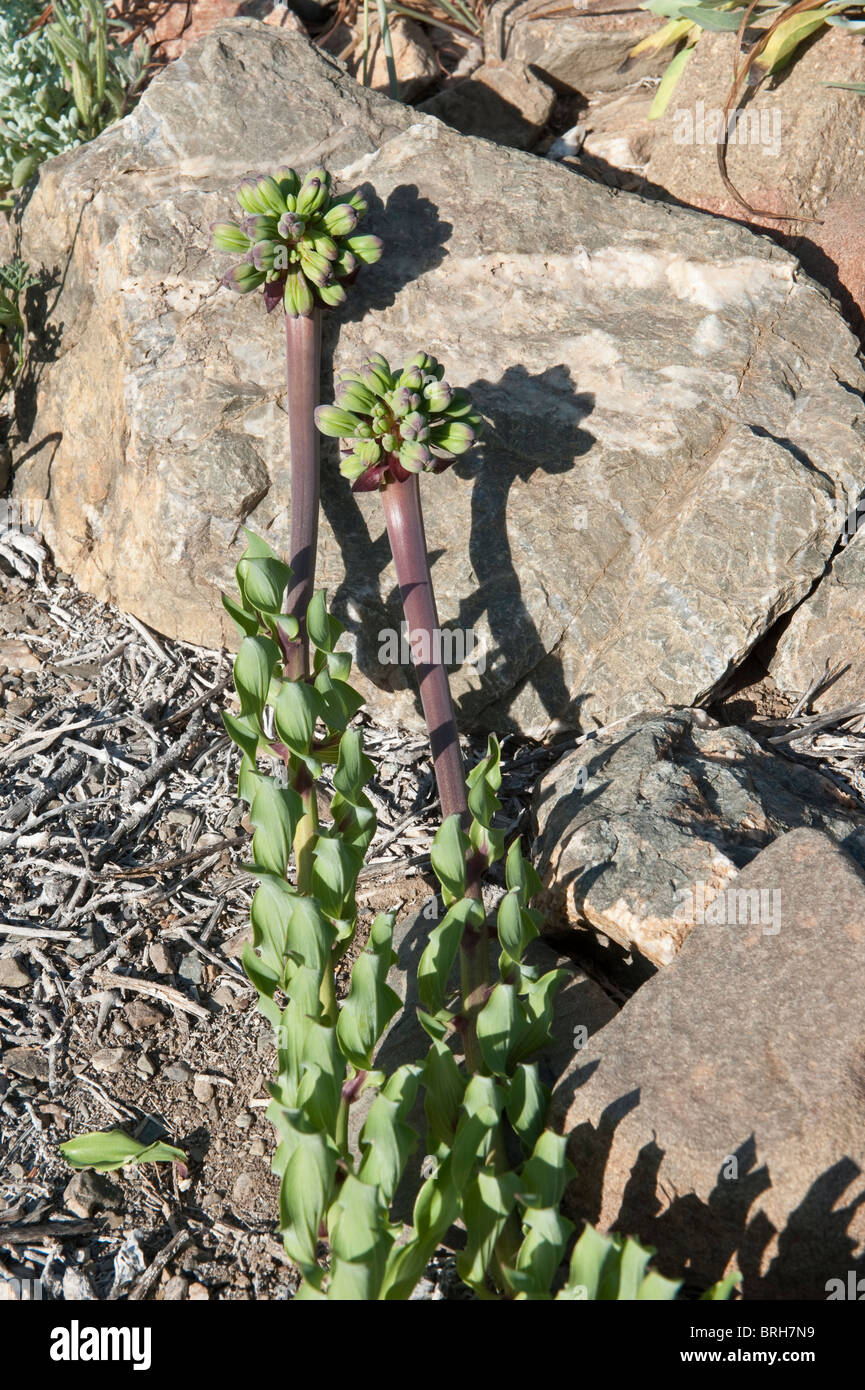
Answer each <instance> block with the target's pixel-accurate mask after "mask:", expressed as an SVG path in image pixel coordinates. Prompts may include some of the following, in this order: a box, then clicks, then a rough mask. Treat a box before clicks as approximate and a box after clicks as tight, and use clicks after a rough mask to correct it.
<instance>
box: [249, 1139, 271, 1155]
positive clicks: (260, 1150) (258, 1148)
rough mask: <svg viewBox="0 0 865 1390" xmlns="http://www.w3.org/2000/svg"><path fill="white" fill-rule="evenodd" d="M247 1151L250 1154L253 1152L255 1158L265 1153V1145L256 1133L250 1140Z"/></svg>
mask: <svg viewBox="0 0 865 1390" xmlns="http://www.w3.org/2000/svg"><path fill="white" fill-rule="evenodd" d="M249 1152H250V1153H251V1154H254V1155H255V1157H256V1158H263V1157H264V1155H265V1154H266V1153H267V1146H266V1145H265V1142H264V1140H263V1139H261V1138H260V1137H259V1136H258V1135H256V1136H255V1138H254V1139H251V1140H250V1142H249Z"/></svg>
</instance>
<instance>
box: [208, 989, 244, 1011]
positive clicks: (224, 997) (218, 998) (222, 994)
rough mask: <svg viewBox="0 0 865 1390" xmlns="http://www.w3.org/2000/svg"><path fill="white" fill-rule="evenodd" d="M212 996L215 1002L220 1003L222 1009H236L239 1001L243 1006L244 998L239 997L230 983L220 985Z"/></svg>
mask: <svg viewBox="0 0 865 1390" xmlns="http://www.w3.org/2000/svg"><path fill="white" fill-rule="evenodd" d="M210 997H211V999H212V1000H213V1002H214V1004H218V1005H219V1007H220V1008H221V1009H234V1008H236V1007H237V1005H238V1002H239V1003H240V1005H241V1007H242V1005H243V1001H242V999H239V996H237V995H236V994H235V993H234V991H233V990H230V989H229V988H228V985H220V987H219V989H215V990H214V991H213V994H212V995H211V996H210Z"/></svg>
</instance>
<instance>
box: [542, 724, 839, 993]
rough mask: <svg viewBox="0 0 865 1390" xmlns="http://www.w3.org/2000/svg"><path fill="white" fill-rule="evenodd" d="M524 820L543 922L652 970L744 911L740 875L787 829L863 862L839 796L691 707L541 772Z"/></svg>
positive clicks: (593, 744) (807, 771)
mask: <svg viewBox="0 0 865 1390" xmlns="http://www.w3.org/2000/svg"><path fill="white" fill-rule="evenodd" d="M534 812H535V818H536V824H537V830H538V840H537V846H536V848H537V851H538V856H539V859H538V869H539V872H540V873H541V876H542V879H543V882H544V885H545V889H546V898H547V904H546V905H547V909H548V911H547V923H548V926H549V927H550V928H551V929H553V930H557V929H560V928H561V926H562V925H563V924H568V925H570V926H573V927H578V928H579V927H588V928H592V929H594V930H595V931H597V932H600V933H602V935H603V937H606V938H608V939H610V940H612V941H615V942H616V943H617V944H618V945H619V946H621V947H624V949H625V950H627V951H637V952H639V954H640V955H641V956H643V957H644V958H645V959H647V960H649V961H651V963H652V964H653V965H657V966H663V965H669V963H670V962H671V961H672V960H673V959H674V957H675V955H676V953H677V952H678V951H679V949H680V948H681V946H682V944H683V942H684V941H685V940H686V938H687V937H688V936H689V935H690V934H691V933H692V932H696V933H713V932H717V931H718V929H719V927H720V926H724V925H725V924H726V923H727V922H728V920H733V918H734V917H735V916H736V915H737V914H738V912H739V910H740V906H741V907H742V908H743V909H744V910H745V911H749V910H750V907H749V904H748V903H747V902H746V903H744V904H740V902H739V897H738V883H737V878H738V875H739V873H740V871H741V870H742V869H744V868H745V867H746V866H747V865H748V864H749V863H750V862H751V860H752V859H754V857H755V856H756V855H757V854H758V853H759V852H760V850H762V849H763V848H764V847H765V846H766V845H768V844H769V843H771V841H773V840H775V839H776V838H777V837H778V836H779V835H782V834H784V832H785V831H788V830H793V829H798V828H802V827H807V828H811V829H817V830H822V831H825V832H828V833H830V834H832V835H834V836H835V838H836V839H837V840H839V841H840V842H842V843H843V844H844V846H845V848H846V849H847V850H848V851H849V852H850V853H851V854H852V855H854V857H856V858H858V859H859V860H860V862H861V863H862V864H863V866H865V813H863V811H862V808H861V806H860V805H859V804H858V803H856V802H854V800H853V798H852V797H851V796H849V795H848V794H847V793H845V792H843V791H841V789H840V788H839V787H837V786H836V785H835V783H834V782H832V781H830V780H829V778H828V777H824V776H823V775H822V774H821V773H819V772H815V771H813V770H812V769H811V768H810V767H806V766H803V765H802V764H801V763H797V762H793V761H791V760H790V759H788V758H785V757H783V756H782V755H781V754H780V753H772V752H768V751H767V750H766V749H765V748H763V747H762V746H761V745H760V744H759V743H758V742H757V741H756V739H754V738H752V737H751V735H750V734H748V733H746V732H745V731H744V729H737V728H735V727H732V726H728V727H722V726H721V725H720V724H718V723H716V721H715V720H714V719H711V718H710V717H709V716H708V715H707V714H705V713H704V712H703V711H702V710H681V711H678V712H676V713H675V714H666V715H665V714H659V715H656V716H654V717H650V718H647V719H644V720H640V719H638V720H634V721H633V722H632V723H630V724H628V725H626V726H625V727H624V728H621V729H618V730H615V731H611V732H610V733H609V734H607V735H606V736H605V737H603V738H599V739H597V740H590V741H589V742H587V743H584V744H582V745H581V746H580V747H579V748H577V749H575V750H574V751H573V752H572V753H568V754H567V755H566V756H565V757H564V758H563V759H562V760H561V761H560V762H559V763H557V764H556V765H555V767H553V768H552V769H551V770H550V771H549V772H548V773H547V774H546V776H545V777H544V778H543V780H542V781H541V783H540V786H539V787H538V790H537V793H536V796H535V806H534ZM771 906H772V904H771V903H770V904H769V908H770V909H771Z"/></svg>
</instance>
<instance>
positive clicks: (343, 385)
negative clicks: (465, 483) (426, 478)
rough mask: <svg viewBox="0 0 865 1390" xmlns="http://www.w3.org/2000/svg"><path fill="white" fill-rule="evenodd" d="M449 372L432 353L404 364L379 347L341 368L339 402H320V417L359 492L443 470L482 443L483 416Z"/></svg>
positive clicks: (317, 415) (343, 470)
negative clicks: (349, 368) (352, 368)
mask: <svg viewBox="0 0 865 1390" xmlns="http://www.w3.org/2000/svg"><path fill="white" fill-rule="evenodd" d="M443 378H444V367H443V366H442V365H441V363H440V362H437V361H436V359H435V358H434V357H431V356H430V355H429V354H428V353H426V352H419V353H417V355H416V356H415V357H413V358H412V359H411V361H410V362H409V363H408V365H407V366H405V367H403V368H402V370H399V369H391V367H390V365H389V363H388V362H387V359H386V358H384V357H382V355H381V353H378V352H374V353H371V354H370V356H369V357H368V358H367V359H366V361H365V362H364V363H363V364H362V365H361V368H360V371H359V372H341V373H339V374H338V375H337V378H336V382H337V384H336V392H335V394H336V404H335V405H320V406H319V407H318V409H317V410H316V412H315V422H316V425H317V426H318V428H319V430H320V431H321V433H322V434H327V435H331V436H332V437H333V438H335V439H339V442H340V443H339V452H340V464H339V468H340V472H341V473H342V475H343V477H345V478H349V479H350V480H351V482H352V484H353V491H355V492H372V491H374V490H375V489H376V488H379V487H382V486H384V484H385V483H387V482H390V481H396V482H404V481H405V480H406V478H408V476H409V475H410V474H411V473H441V472H443V471H444V469H446V468H449V467H450V465H451V464H452V463H453V461H454V458H455V457H456V455H457V454H464V453H465V452H466V450H467V449H470V448H471V446H472V445H473V444H474V443H475V441H476V440H477V439H478V437H479V435H480V432H481V429H482V427H483V421H482V420H481V417H480V415H478V413H477V411H476V410H474V409H473V408H472V403H471V401H470V400H469V397H468V395H467V394H466V392H465V391H458V390H454V388H453V387H452V386H449V385H448V383H447V382H446V381H445V380H444V379H443Z"/></svg>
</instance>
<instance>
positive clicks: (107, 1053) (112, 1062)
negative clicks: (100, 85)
mask: <svg viewBox="0 0 865 1390" xmlns="http://www.w3.org/2000/svg"><path fill="white" fill-rule="evenodd" d="M130 1055H131V1054H130V1050H129V1048H128V1047H100V1048H97V1050H96V1051H95V1052H94V1053H93V1055H92V1057H91V1058H90V1061H91V1064H92V1065H93V1067H94V1068H95V1070H96V1071H103V1072H108V1073H109V1074H114V1073H115V1072H118V1071H122V1070H123V1067H124V1066H125V1064H126V1061H127V1059H128V1058H129V1057H130Z"/></svg>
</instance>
